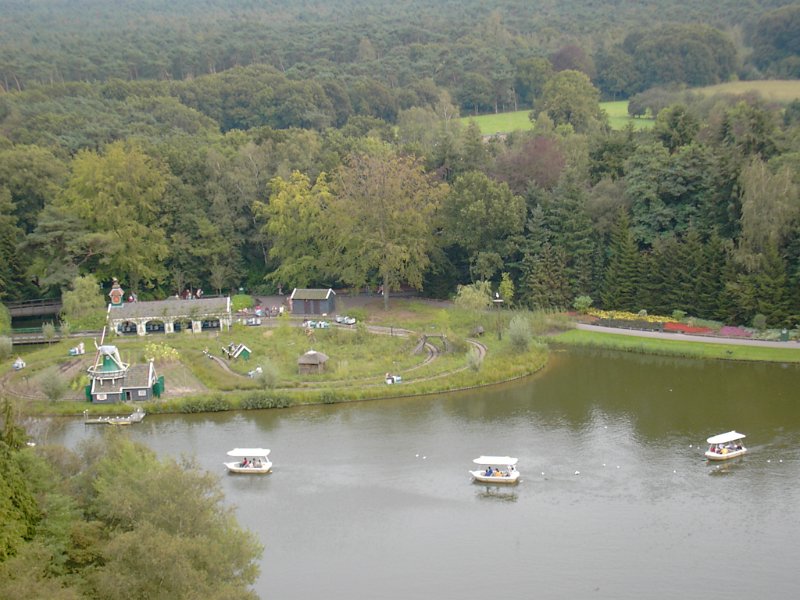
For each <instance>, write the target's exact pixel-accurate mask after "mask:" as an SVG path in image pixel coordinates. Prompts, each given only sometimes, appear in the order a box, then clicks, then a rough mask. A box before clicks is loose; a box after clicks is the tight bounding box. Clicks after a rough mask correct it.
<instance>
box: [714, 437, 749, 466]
mask: <svg viewBox="0 0 800 600" xmlns="http://www.w3.org/2000/svg"><path fill="white" fill-rule="evenodd" d="M744 437H745V436H744V434H743V433H738V432H736V431H729V432H728V433H720V434H719V435H715V436H712V437H710V438H708V439H707V440H706V442H708V450H706V458H707V459H708V460H728V459H729V458H736V457H737V456H741V455H742V454H744V453H745V452H747V448H745V447H744V444H742V440H743V439H744Z"/></svg>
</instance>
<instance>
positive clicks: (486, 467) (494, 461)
mask: <svg viewBox="0 0 800 600" xmlns="http://www.w3.org/2000/svg"><path fill="white" fill-rule="evenodd" d="M472 462H474V463H475V464H476V465H478V466H480V467H482V468H481V469H478V470H475V471H470V472H469V473H470V475H472V478H473V479H474V480H475V481H480V482H481V483H517V481H519V471H517V459H516V458H514V457H513V456H479V457H478V458H476V459H475V460H473V461H472Z"/></svg>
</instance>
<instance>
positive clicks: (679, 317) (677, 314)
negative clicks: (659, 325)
mask: <svg viewBox="0 0 800 600" xmlns="http://www.w3.org/2000/svg"><path fill="white" fill-rule="evenodd" d="M685 317H686V311H685V310H680V309H678V310H673V311H672V318H673V319H675V320H676V321H678V322H679V323H680V322H681V321H683V319H684V318H685Z"/></svg>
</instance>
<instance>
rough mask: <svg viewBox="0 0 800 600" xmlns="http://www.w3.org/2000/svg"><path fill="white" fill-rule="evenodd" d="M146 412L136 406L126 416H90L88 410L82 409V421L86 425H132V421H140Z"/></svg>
mask: <svg viewBox="0 0 800 600" xmlns="http://www.w3.org/2000/svg"><path fill="white" fill-rule="evenodd" d="M146 414H147V413H146V412H144V410H142V408H141V407H137V408H136V410H135V411H133V412H132V413H131V414H129V415H128V416H127V417H90V416H89V411H88V410H84V411H83V422H84V423H86V424H87V425H132V424H134V423H141V422H142V420H143V419H144V416H145V415H146Z"/></svg>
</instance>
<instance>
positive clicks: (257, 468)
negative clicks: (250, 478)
mask: <svg viewBox="0 0 800 600" xmlns="http://www.w3.org/2000/svg"><path fill="white" fill-rule="evenodd" d="M228 456H230V457H231V458H237V459H239V460H235V461H233V462H226V463H225V466H226V467H227V468H228V471H230V472H231V473H245V474H247V475H263V474H264V473H269V472H270V470H271V469H272V463H271V462H270V460H269V450H268V449H267V448H234V449H233V450H231V451H230V452H228Z"/></svg>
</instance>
